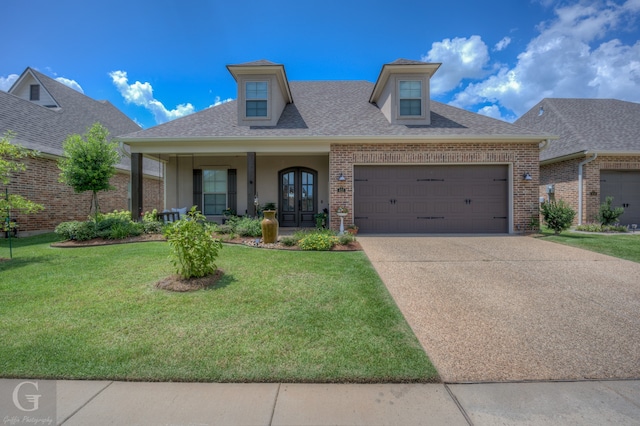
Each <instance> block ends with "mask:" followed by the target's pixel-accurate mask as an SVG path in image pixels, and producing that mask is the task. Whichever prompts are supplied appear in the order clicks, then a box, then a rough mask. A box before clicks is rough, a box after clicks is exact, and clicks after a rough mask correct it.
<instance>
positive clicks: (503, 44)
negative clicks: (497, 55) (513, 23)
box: [493, 37, 511, 52]
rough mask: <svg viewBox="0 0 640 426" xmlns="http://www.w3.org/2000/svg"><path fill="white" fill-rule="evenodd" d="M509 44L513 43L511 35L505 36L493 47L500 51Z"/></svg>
mask: <svg viewBox="0 0 640 426" xmlns="http://www.w3.org/2000/svg"><path fill="white" fill-rule="evenodd" d="M509 44H511V37H504V38H503V39H502V40H500V41H499V42H497V43H496V45H495V46H494V47H493V50H495V51H497V52H500V51H502V50H504V49H506V48H507V46H509Z"/></svg>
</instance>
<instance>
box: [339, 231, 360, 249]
mask: <svg viewBox="0 0 640 426" xmlns="http://www.w3.org/2000/svg"><path fill="white" fill-rule="evenodd" d="M355 240H356V237H355V236H354V235H353V234H349V233H348V232H346V233H344V234H342V235H340V236H338V244H340V245H341V246H346V245H348V244H349V243H352V242H354V241H355Z"/></svg>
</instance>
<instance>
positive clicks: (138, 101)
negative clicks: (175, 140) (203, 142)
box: [109, 71, 195, 124]
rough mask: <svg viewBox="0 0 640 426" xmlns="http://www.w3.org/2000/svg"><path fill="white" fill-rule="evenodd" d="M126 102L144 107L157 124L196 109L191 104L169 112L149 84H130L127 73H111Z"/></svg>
mask: <svg viewBox="0 0 640 426" xmlns="http://www.w3.org/2000/svg"><path fill="white" fill-rule="evenodd" d="M109 76H110V77H111V80H112V81H113V84H114V85H115V86H116V88H117V89H118V91H119V92H120V94H121V95H122V97H123V98H124V100H125V102H127V103H132V104H134V105H138V106H141V107H144V108H146V109H148V110H149V111H151V112H152V113H153V116H154V118H155V120H156V123H158V124H161V123H164V122H167V121H171V120H174V119H176V118H179V117H183V116H185V115H189V114H192V113H193V112H194V111H195V108H194V107H193V105H191V104H190V103H186V104H180V105H178V106H176V107H175V108H174V109H172V110H168V109H167V108H166V107H165V106H164V105H163V104H162V102H160V101H159V100H157V99H155V98H154V97H153V87H151V84H150V83H149V82H145V83H140V82H139V81H136V82H135V83H133V84H129V80H128V78H127V72H126V71H112V72H110V73H109Z"/></svg>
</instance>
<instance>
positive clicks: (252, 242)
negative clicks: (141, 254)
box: [51, 234, 362, 251]
mask: <svg viewBox="0 0 640 426" xmlns="http://www.w3.org/2000/svg"><path fill="white" fill-rule="evenodd" d="M214 237H216V238H220V240H221V241H222V242H223V243H228V244H244V245H246V246H249V247H257V248H266V249H273V250H300V248H299V247H298V246H291V247H288V246H285V245H284V244H282V243H279V242H278V243H276V244H264V243H263V242H261V241H260V239H259V238H247V237H237V238H234V239H225V238H224V236H222V235H214ZM145 241H166V239H165V238H164V236H163V235H162V234H144V235H139V236H137V237H129V238H123V239H120V240H107V239H104V238H93V239H91V240H87V241H75V240H68V241H60V242H57V243H53V244H51V247H62V248H69V247H95V246H106V245H111V244H126V243H140V242H145ZM361 250H362V247H361V246H360V243H359V242H358V241H354V242H351V243H349V244H346V245H339V244H337V245H335V246H334V247H333V248H332V249H331V251H361Z"/></svg>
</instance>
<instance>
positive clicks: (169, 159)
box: [131, 152, 330, 229]
mask: <svg viewBox="0 0 640 426" xmlns="http://www.w3.org/2000/svg"><path fill="white" fill-rule="evenodd" d="M143 155H144V156H146V157H150V158H153V159H155V160H158V161H161V162H163V163H164V164H165V170H166V174H165V185H164V187H165V194H164V199H165V205H164V209H167V210H170V209H172V208H185V207H186V208H190V207H191V206H194V205H195V206H197V207H198V209H199V210H200V211H202V212H203V214H204V215H205V216H206V217H207V218H208V219H209V220H211V221H215V222H218V223H222V220H223V219H224V217H225V216H224V212H225V211H227V212H228V211H229V210H230V211H231V212H233V213H235V214H237V215H239V216H243V215H246V216H252V217H253V216H256V215H257V208H258V207H260V206H264V205H265V204H270V203H273V204H275V205H276V208H277V210H278V219H279V221H280V227H281V228H285V229H286V228H292V229H295V228H307V227H314V226H315V218H314V215H315V214H316V213H318V212H322V211H323V210H324V209H327V210H329V204H330V199H329V195H330V193H329V155H328V153H311V154H310V153H304V154H295V153H292V154H288V155H283V154H282V153H256V152H246V153H236V154H224V155H219V154H213V153H212V154H209V153H193V154H183V153H163V154H152V153H144V154H143V153H133V154H132V156H131V159H132V161H131V165H132V166H131V172H132V187H131V195H132V211H134V212H138V215H141V214H143V213H144V211H145V210H148V209H147V208H146V206H144V205H143V201H142V199H143V197H142V195H143V194H144V191H145V189H144V185H143V183H142V181H141V179H139V178H138V176H139V174H140V168H141V164H142V157H143ZM327 223H329V221H328V222H327Z"/></svg>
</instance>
